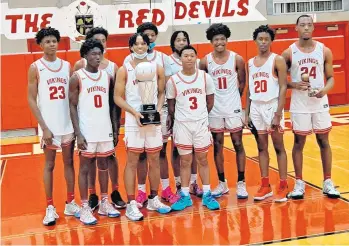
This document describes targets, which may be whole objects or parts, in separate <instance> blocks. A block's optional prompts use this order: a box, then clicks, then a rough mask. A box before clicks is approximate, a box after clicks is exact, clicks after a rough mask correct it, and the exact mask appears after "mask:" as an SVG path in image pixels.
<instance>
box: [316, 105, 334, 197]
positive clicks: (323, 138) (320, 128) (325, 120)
mask: <svg viewBox="0 0 349 246" xmlns="http://www.w3.org/2000/svg"><path fill="white" fill-rule="evenodd" d="M312 123H313V129H314V132H315V134H316V141H317V143H318V145H319V148H320V153H321V161H322V169H323V174H324V182H323V193H324V194H326V195H327V196H328V197H330V198H339V197H340V193H339V191H337V190H336V188H335V186H334V184H333V182H332V179H331V169H332V151H331V146H330V143H329V133H330V131H331V128H332V123H331V116H330V114H329V112H321V113H316V114H312Z"/></svg>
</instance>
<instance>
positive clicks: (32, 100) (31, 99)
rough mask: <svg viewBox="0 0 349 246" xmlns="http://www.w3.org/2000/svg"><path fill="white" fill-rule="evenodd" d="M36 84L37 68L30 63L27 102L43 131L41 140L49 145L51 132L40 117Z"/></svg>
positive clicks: (51, 136)
mask: <svg viewBox="0 0 349 246" xmlns="http://www.w3.org/2000/svg"><path fill="white" fill-rule="evenodd" d="M38 85H39V81H38V78H37V68H36V66H35V65H34V64H32V65H31V66H30V67H29V70H28V104H29V108H30V110H31V112H32V113H33V114H34V117H35V119H36V120H37V121H38V123H39V125H40V127H41V129H42V131H43V136H42V138H43V140H44V141H45V143H46V144H48V145H51V144H52V138H53V134H52V132H51V131H50V129H48V127H47V125H46V123H45V121H44V119H43V118H42V115H41V112H40V109H39V107H38V104H37V101H36V98H37V96H38Z"/></svg>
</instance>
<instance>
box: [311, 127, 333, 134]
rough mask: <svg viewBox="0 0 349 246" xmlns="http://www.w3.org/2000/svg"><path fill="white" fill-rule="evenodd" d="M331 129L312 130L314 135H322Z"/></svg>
mask: <svg viewBox="0 0 349 246" xmlns="http://www.w3.org/2000/svg"><path fill="white" fill-rule="evenodd" d="M331 129H332V126H330V127H328V128H325V129H313V131H314V133H316V134H324V133H328V132H330V131H331Z"/></svg>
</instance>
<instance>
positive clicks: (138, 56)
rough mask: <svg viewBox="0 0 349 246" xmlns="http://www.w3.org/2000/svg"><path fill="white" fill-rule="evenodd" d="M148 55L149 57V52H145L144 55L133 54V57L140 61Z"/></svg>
mask: <svg viewBox="0 0 349 246" xmlns="http://www.w3.org/2000/svg"><path fill="white" fill-rule="evenodd" d="M147 55H148V53H147V52H144V53H143V54H137V53H136V52H133V53H132V57H133V58H137V59H140V60H142V59H144V58H146V57H147Z"/></svg>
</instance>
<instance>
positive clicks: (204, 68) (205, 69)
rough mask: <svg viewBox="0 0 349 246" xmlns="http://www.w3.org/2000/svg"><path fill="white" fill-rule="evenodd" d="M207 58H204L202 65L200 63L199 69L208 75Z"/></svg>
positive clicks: (201, 60) (201, 61)
mask: <svg viewBox="0 0 349 246" xmlns="http://www.w3.org/2000/svg"><path fill="white" fill-rule="evenodd" d="M206 64H207V56H204V57H203V58H201V59H200V63H199V69H200V70H204V71H205V72H206V73H207V72H208V71H207V66H206Z"/></svg>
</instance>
